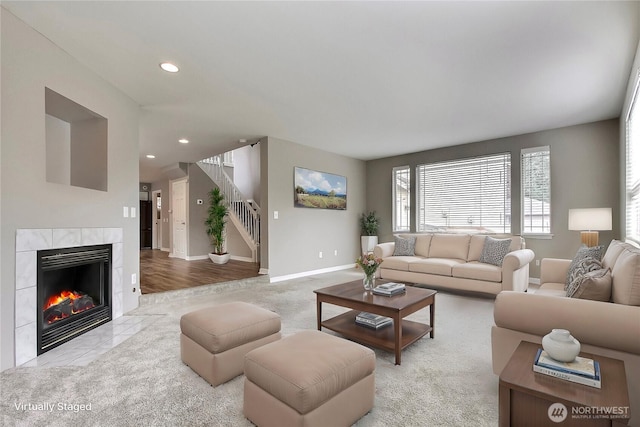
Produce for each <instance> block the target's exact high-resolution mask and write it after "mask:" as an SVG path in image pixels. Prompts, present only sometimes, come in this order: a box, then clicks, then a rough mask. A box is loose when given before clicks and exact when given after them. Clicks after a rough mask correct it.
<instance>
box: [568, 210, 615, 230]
mask: <svg viewBox="0 0 640 427" xmlns="http://www.w3.org/2000/svg"><path fill="white" fill-rule="evenodd" d="M611 228H612V226H611V208H590V209H569V230H577V231H584V230H611Z"/></svg>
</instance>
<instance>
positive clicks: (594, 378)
mask: <svg viewBox="0 0 640 427" xmlns="http://www.w3.org/2000/svg"><path fill="white" fill-rule="evenodd" d="M533 371H534V372H539V373H541V374H545V375H551V376H552V377H556V378H561V379H563V380H567V381H572V382H574V383H578V384H584V385H588V386H589V387H595V388H601V382H600V364H599V363H598V361H595V360H593V359H589V358H587V357H580V356H578V357H576V359H575V360H574V361H573V362H558V361H557V360H554V359H552V358H551V357H550V356H549V355H548V354H547V352H546V351H544V350H543V349H541V348H539V349H538V353H537V354H536V358H535V360H534V362H533Z"/></svg>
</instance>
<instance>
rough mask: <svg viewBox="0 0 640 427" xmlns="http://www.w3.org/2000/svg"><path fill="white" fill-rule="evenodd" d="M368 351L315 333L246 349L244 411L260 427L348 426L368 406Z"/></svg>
mask: <svg viewBox="0 0 640 427" xmlns="http://www.w3.org/2000/svg"><path fill="white" fill-rule="evenodd" d="M375 368H376V358H375V354H374V353H373V351H372V350H371V349H369V348H367V347H364V346H361V345H360V344H356V343H354V342H351V341H347V340H345V339H342V338H338V337H335V336H333V335H329V334H326V333H324V332H320V331H303V332H298V333H296V334H294V335H291V336H289V337H286V338H283V339H282V340H280V341H277V342H274V343H271V344H268V345H265V346H263V347H260V348H258V349H256V350H253V351H251V352H250V353H247V355H246V356H245V362H244V374H245V377H246V378H245V382H244V406H243V411H244V415H245V417H247V418H248V419H249V420H250V421H251V422H252V423H254V424H256V425H257V426H259V427H270V426H274V427H282V426H287V427H294V426H300V427H303V426H304V427H314V426H318V427H326V426H332V427H338V426H350V425H352V424H353V423H354V422H355V421H357V420H358V419H359V418H360V417H362V416H363V415H365V414H366V413H367V412H369V411H370V410H371V409H372V408H373V399H374V395H375V382H374V374H375Z"/></svg>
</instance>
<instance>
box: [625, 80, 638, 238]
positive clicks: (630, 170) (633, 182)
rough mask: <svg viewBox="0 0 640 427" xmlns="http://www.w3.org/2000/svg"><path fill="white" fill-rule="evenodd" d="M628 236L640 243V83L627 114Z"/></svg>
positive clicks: (626, 227)
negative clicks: (639, 103)
mask: <svg viewBox="0 0 640 427" xmlns="http://www.w3.org/2000/svg"><path fill="white" fill-rule="evenodd" d="M626 154H627V155H626V175H627V179H626V181H625V189H626V191H625V193H626V199H627V200H626V204H627V211H626V224H625V229H626V238H627V239H629V240H633V241H635V242H638V243H640V107H638V84H636V89H635V92H634V95H633V99H632V100H631V107H630V108H629V115H628V116H627V143H626Z"/></svg>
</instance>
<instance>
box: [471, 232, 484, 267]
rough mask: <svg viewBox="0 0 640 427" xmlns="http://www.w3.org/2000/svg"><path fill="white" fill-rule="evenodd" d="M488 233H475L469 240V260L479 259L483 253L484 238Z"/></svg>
mask: <svg viewBox="0 0 640 427" xmlns="http://www.w3.org/2000/svg"><path fill="white" fill-rule="evenodd" d="M486 238H487V236H486V235H473V236H471V240H470V241H469V255H467V261H478V260H479V259H480V255H482V249H483V248H484V240H485V239H486Z"/></svg>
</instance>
